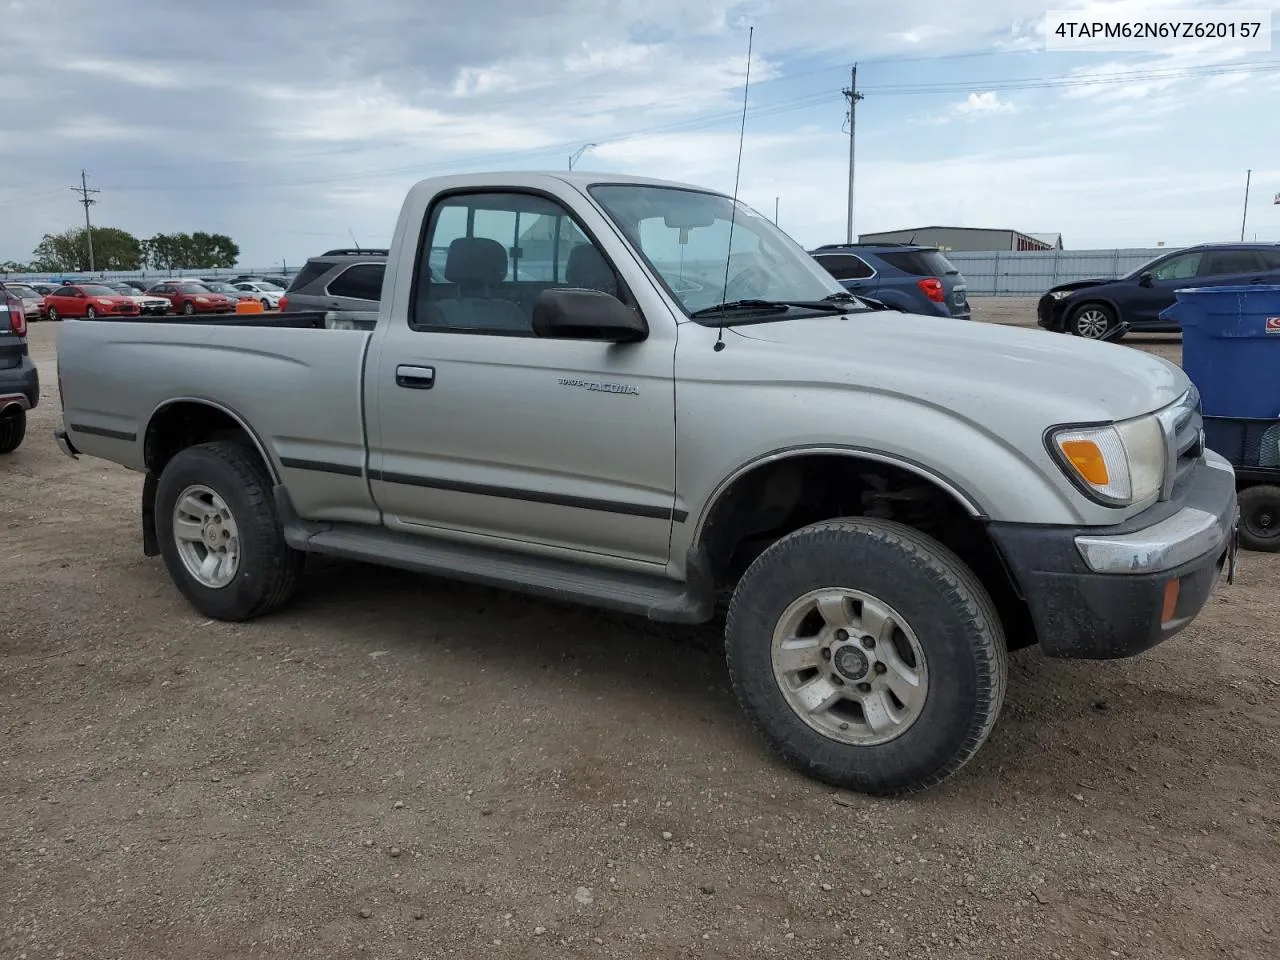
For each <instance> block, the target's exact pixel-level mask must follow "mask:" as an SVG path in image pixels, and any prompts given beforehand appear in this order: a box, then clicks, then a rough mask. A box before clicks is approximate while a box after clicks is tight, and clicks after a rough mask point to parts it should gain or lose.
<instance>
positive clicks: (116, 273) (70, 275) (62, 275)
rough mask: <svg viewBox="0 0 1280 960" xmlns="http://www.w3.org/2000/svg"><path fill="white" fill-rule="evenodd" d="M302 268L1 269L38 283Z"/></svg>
mask: <svg viewBox="0 0 1280 960" xmlns="http://www.w3.org/2000/svg"><path fill="white" fill-rule="evenodd" d="M297 272H298V270H297V268H296V267H290V268H289V269H288V271H287V272H286V271H284V270H282V269H281V268H280V265H279V264H276V266H274V267H262V268H254V267H233V268H230V269H227V268H219V269H209V270H200V269H197V268H196V267H190V268H187V269H183V270H178V269H174V270H97V271H94V272H93V273H88V272H84V273H77V272H76V271H74V270H68V271H62V272H59V271H57V270H55V271H53V272H52V273H48V272H46V273H0V280H12V281H14V282H15V283H16V282H20V281H23V280H29V281H31V282H32V283H38V282H40V281H44V280H70V281H73V282H75V283H88V282H90V281H93V280H153V281H155V282H156V283H159V282H160V281H162V280H168V279H169V278H170V277H209V278H210V279H213V278H219V277H221V278H225V277H238V276H241V275H245V276H259V277H291V276H293V275H294V274H295V273H297Z"/></svg>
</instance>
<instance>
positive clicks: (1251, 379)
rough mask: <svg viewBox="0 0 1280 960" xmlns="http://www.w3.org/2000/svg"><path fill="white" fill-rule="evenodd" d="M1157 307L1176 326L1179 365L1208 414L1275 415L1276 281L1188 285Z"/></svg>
mask: <svg viewBox="0 0 1280 960" xmlns="http://www.w3.org/2000/svg"><path fill="white" fill-rule="evenodd" d="M1175 296H1176V297H1177V300H1176V301H1175V302H1174V303H1173V304H1172V305H1171V306H1169V307H1166V308H1165V309H1164V310H1162V311H1161V312H1160V319H1161V320H1166V321H1169V320H1171V321H1173V322H1175V323H1177V324H1179V325H1180V326H1181V327H1182V369H1183V370H1185V371H1186V373H1187V376H1188V377H1190V378H1191V382H1192V383H1194V384H1195V385H1196V387H1197V388H1198V389H1199V391H1200V398H1201V401H1202V403H1203V404H1204V412H1205V414H1206V415H1208V416H1213V417H1256V418H1265V417H1280V286H1277V285H1273V284H1260V283H1250V284H1240V285H1236V286H1229V287H1188V288H1187V289H1185V290H1178V291H1177V292H1176V294H1175Z"/></svg>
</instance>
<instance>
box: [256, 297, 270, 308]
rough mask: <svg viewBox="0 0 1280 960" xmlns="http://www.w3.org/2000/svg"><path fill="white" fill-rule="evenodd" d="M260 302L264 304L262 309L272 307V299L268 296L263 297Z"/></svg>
mask: <svg viewBox="0 0 1280 960" xmlns="http://www.w3.org/2000/svg"><path fill="white" fill-rule="evenodd" d="M259 302H260V303H261V304H262V309H263V310H270V309H271V301H270V300H268V299H267V298H266V297H263V298H262V300H260V301H259Z"/></svg>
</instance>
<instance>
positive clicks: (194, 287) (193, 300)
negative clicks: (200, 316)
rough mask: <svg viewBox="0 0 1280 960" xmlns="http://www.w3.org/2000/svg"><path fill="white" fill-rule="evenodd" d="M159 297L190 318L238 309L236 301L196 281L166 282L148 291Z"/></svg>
mask: <svg viewBox="0 0 1280 960" xmlns="http://www.w3.org/2000/svg"><path fill="white" fill-rule="evenodd" d="M147 293H150V294H153V295H155V296H157V297H164V298H165V299H166V300H168V301H169V302H170V303H171V304H173V309H174V310H175V311H176V312H178V313H185V314H186V315H187V316H190V315H191V314H193V313H230V312H231V311H232V310H234V309H235V308H236V304H235V301H234V300H232V299H231V298H230V297H224V296H223V295H222V294H220V293H214V292H213V291H212V290H210V289H209V288H208V287H206V286H205V285H204V284H203V283H197V282H196V281H194V280H166V281H165V282H164V283H157V284H156V285H155V286H154V287H152V288H151V289H150V290H148V291H147Z"/></svg>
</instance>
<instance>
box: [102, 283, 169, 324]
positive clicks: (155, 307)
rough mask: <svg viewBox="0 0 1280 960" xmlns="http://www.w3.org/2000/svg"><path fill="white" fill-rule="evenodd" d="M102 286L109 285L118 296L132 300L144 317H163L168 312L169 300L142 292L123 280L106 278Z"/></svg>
mask: <svg viewBox="0 0 1280 960" xmlns="http://www.w3.org/2000/svg"><path fill="white" fill-rule="evenodd" d="M103 286H104V287H110V288H111V289H112V290H114V291H115V292H116V293H118V294H120V296H122V297H129V298H130V299H131V300H133V301H134V302H135V303H136V304H137V305H138V312H139V313H141V314H142V315H143V316H144V317H163V316H164V315H165V314H166V313H168V312H169V301H168V300H166V299H165V298H164V297H157V296H154V295H152V294H149V293H143V292H142V291H140V290H139V289H138V288H137V287H135V286H133V284H131V283H129V282H127V281H125V280H107V281H104V283H103Z"/></svg>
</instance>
